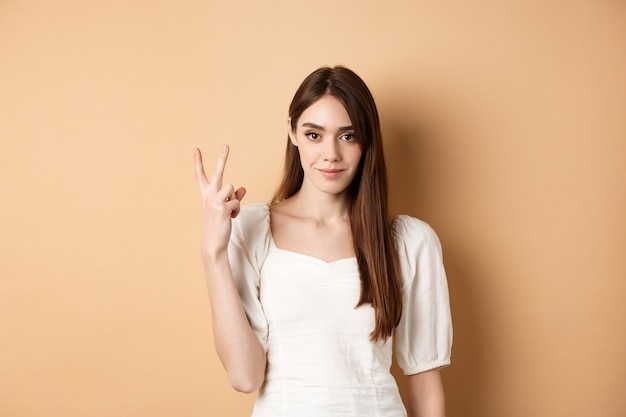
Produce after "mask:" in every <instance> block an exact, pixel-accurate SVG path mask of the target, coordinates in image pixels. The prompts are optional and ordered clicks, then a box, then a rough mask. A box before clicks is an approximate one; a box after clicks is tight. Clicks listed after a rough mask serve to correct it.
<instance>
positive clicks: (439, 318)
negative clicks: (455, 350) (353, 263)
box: [392, 216, 452, 375]
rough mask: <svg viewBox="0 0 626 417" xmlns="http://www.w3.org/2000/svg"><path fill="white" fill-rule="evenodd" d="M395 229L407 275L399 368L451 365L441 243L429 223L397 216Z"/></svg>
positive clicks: (404, 275)
mask: <svg viewBox="0 0 626 417" xmlns="http://www.w3.org/2000/svg"><path fill="white" fill-rule="evenodd" d="M392 231H393V234H394V237H395V241H396V247H397V249H398V256H399V260H400V266H401V273H402V281H403V285H402V318H401V319H400V323H399V325H398V327H397V328H396V330H395V334H394V349H395V354H396V358H397V361H398V365H399V366H400V368H401V369H402V370H403V372H404V374H405V375H412V374H416V373H419V372H424V371H428V370H430V369H434V368H438V367H441V366H446V365H449V364H450V355H451V349H452V320H451V314H450V302H449V296H448V284H447V279H446V274H445V270H444V267H443V259H442V253H441V245H440V243H439V239H438V237H437V235H436V233H435V231H434V230H433V229H432V228H431V227H430V226H429V225H428V224H426V223H425V222H423V221H421V220H418V219H416V218H414V217H409V216H397V217H396V218H395V219H394V222H393V224H392Z"/></svg>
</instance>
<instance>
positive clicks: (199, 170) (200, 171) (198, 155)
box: [193, 148, 209, 190]
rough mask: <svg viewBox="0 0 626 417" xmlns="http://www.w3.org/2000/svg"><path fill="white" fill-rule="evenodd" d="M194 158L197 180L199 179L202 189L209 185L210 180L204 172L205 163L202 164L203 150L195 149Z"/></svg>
mask: <svg viewBox="0 0 626 417" xmlns="http://www.w3.org/2000/svg"><path fill="white" fill-rule="evenodd" d="M193 160H194V166H195V173H196V180H197V181H198V185H199V186H200V189H201V190H204V189H206V188H208V187H209V180H208V179H207V177H206V174H205V173H204V165H203V164H202V152H200V149H198V148H196V149H194V151H193Z"/></svg>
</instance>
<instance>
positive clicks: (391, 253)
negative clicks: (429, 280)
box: [272, 66, 402, 341]
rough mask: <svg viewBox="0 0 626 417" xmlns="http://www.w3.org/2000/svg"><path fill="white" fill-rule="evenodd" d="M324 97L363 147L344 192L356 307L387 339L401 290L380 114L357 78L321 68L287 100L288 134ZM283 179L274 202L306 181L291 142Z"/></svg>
mask: <svg viewBox="0 0 626 417" xmlns="http://www.w3.org/2000/svg"><path fill="white" fill-rule="evenodd" d="M324 95H331V96H333V97H335V98H337V99H339V100H340V101H341V102H342V103H343V105H344V107H345V108H346V111H347V112H348V115H349V116H350V121H351V122H352V126H353V128H354V133H355V136H356V140H357V142H358V143H359V145H360V146H361V150H362V155H361V162H360V166H359V169H358V171H357V174H356V176H355V178H354V180H353V181H352V183H351V184H350V186H349V188H348V197H349V199H350V203H351V209H350V227H351V230H352V240H353V244H354V248H355V252H356V258H357V262H358V265H359V273H360V276H361V296H360V298H359V302H358V304H357V307H358V306H361V305H363V304H366V303H370V304H371V305H372V307H373V308H374V311H375V316H376V325H375V327H374V330H373V331H372V333H371V335H370V338H371V339H372V340H373V341H377V340H386V339H387V338H388V337H389V336H391V335H392V333H393V330H394V329H395V327H396V326H397V325H398V322H399V321H400V316H401V314H402V288H401V280H400V272H399V261H398V255H397V251H396V247H395V244H394V241H393V236H392V233H391V218H390V217H389V209H388V201H387V198H388V197H387V195H388V186H387V169H386V166H385V158H384V155H383V145H382V134H381V131H380V121H379V118H378V110H377V109H376V104H375V102H374V98H373V97H372V94H371V92H370V90H369V89H368V88H367V85H365V83H364V82H363V80H362V79H361V78H360V77H359V76H358V75H357V74H355V73H354V72H353V71H351V70H349V69H347V68H345V67H341V66H336V67H333V68H330V67H323V68H319V69H317V70H316V71H314V72H313V73H311V74H310V75H309V76H308V77H306V78H305V79H304V81H303V82H302V84H301V85H300V87H299V88H298V90H297V91H296V94H295V95H294V98H293V100H292V101H291V105H290V106H289V117H290V118H291V128H292V130H294V131H295V129H296V125H297V122H298V119H299V118H300V115H302V112H304V110H306V109H307V108H308V107H309V106H310V105H311V104H313V103H314V102H316V101H317V100H319V99H320V98H321V97H322V96H324ZM283 175H284V176H283V179H282V182H281V184H280V186H279V188H278V190H277V191H276V193H275V194H274V198H273V199H272V204H275V203H277V202H279V201H282V200H285V199H287V198H289V197H291V196H292V195H294V194H295V193H297V192H298V190H300V187H301V186H302V181H303V179H304V171H303V170H302V165H301V163H300V154H299V153H298V148H297V147H296V146H294V145H293V144H292V143H291V141H290V140H289V138H287V151H286V155H285V168H284V174H283Z"/></svg>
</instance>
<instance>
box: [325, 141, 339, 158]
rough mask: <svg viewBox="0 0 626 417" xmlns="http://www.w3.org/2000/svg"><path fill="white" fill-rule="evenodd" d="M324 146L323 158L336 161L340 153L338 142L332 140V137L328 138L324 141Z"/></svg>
mask: <svg viewBox="0 0 626 417" xmlns="http://www.w3.org/2000/svg"><path fill="white" fill-rule="evenodd" d="M325 145H326V146H325V148H324V160H325V161H338V160H339V159H341V158H340V154H339V143H338V142H337V141H336V140H334V139H330V140H328V141H326V144H325Z"/></svg>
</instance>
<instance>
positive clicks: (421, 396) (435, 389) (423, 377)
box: [408, 369, 446, 417]
mask: <svg viewBox="0 0 626 417" xmlns="http://www.w3.org/2000/svg"><path fill="white" fill-rule="evenodd" d="M408 400H409V401H408V402H409V417H445V415H446V406H445V399H444V393H443V384H442V382H441V374H440V372H439V369H432V370H430V371H426V372H421V373H419V374H415V375H411V376H409V399H408Z"/></svg>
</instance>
